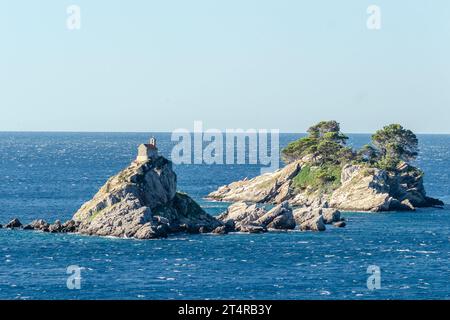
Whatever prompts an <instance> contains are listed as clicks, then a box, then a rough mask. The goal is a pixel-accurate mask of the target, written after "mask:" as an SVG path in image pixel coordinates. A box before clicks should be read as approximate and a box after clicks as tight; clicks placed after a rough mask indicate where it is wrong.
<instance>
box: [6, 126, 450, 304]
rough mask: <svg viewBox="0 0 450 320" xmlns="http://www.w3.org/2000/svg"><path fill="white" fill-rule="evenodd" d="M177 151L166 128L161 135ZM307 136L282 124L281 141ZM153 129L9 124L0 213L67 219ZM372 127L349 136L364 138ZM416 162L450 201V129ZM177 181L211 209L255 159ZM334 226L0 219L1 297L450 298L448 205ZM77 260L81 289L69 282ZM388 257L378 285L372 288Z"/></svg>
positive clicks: (355, 140) (181, 170)
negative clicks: (153, 230) (121, 235)
mask: <svg viewBox="0 0 450 320" xmlns="http://www.w3.org/2000/svg"><path fill="white" fill-rule="evenodd" d="M155 135H156V137H157V139H158V144H159V149H160V152H161V153H162V154H164V155H166V156H169V155H170V150H171V147H172V145H173V144H172V143H171V142H170V135H169V134H163V133H160V134H155ZM299 136H300V134H282V135H281V137H280V139H281V143H280V144H281V146H284V145H286V144H287V143H288V142H289V141H292V140H294V139H296V138H298V137H299ZM148 137H149V134H140V133H139V134H138V133H0V181H1V182H0V222H1V223H5V222H7V221H9V220H10V219H12V218H14V217H18V218H19V219H20V220H21V221H22V222H30V221H31V220H33V219H35V218H44V219H46V220H48V221H54V220H55V219H61V220H66V219H69V218H70V217H71V216H72V214H73V213H74V212H75V211H76V210H77V209H78V207H79V206H80V205H81V204H82V203H83V202H85V201H87V200H89V199H90V198H91V197H92V196H93V194H94V193H95V192H96V191H97V189H98V188H99V187H100V186H101V185H103V183H104V182H105V181H106V179H107V178H108V177H109V176H111V175H113V174H115V173H117V172H118V171H120V170H121V169H122V168H124V167H125V166H127V165H128V164H129V162H130V161H131V160H132V159H133V158H134V157H135V154H136V146H137V145H138V144H139V143H141V142H143V141H146V140H147V139H148ZM369 138H370V137H369V135H351V140H350V142H351V144H353V145H355V146H360V145H362V144H364V143H367V142H368V141H369ZM419 138H420V142H421V150H422V152H421V156H420V158H419V159H418V160H417V165H418V166H420V167H421V168H422V169H423V170H424V171H425V172H426V178H425V184H426V189H427V191H428V194H429V195H430V196H434V197H438V198H440V199H442V200H444V201H445V202H446V203H447V204H448V203H450V136H449V135H422V136H419ZM175 170H176V172H177V174H178V183H179V189H180V190H182V191H185V192H188V193H189V194H190V195H191V196H192V197H194V198H195V199H196V200H197V201H198V202H199V203H200V204H201V205H202V206H203V207H204V208H205V210H207V211H208V212H209V213H211V214H214V215H215V214H218V213H220V212H222V211H223V210H224V209H225V208H226V206H227V204H225V203H217V202H209V201H205V200H204V199H203V197H204V196H205V195H206V194H208V193H209V192H210V191H212V190H215V189H216V188H217V187H219V186H221V185H223V184H226V183H229V182H232V181H234V180H238V179H242V178H244V177H253V176H256V175H258V174H259V172H260V167H259V166H257V165H210V166H207V165H179V166H175ZM344 216H345V218H346V219H347V221H348V225H347V227H346V228H343V229H340V228H333V227H328V229H327V231H326V232H322V233H312V232H277V233H266V234H231V235H227V236H213V235H177V236H172V237H169V238H168V239H162V240H147V241H138V240H124V239H113V238H100V237H88V236H80V235H69V234H47V233H39V232H27V231H11V230H5V229H0V299H449V298H450V267H449V266H450V222H449V218H450V208H449V207H448V206H446V208H445V209H423V210H418V211H417V212H408V213H405V212H402V213H381V214H370V213H344ZM70 265H78V266H80V267H81V268H82V269H81V270H82V271H81V276H82V279H81V288H80V289H79V290H70V289H68V287H67V285H66V281H67V277H68V274H67V273H66V271H67V267H68V266H70ZM371 265H376V266H379V267H380V270H381V288H380V289H378V290H369V289H368V288H367V284H366V281H367V278H368V277H369V276H370V274H368V273H367V268H368V267H369V266H371Z"/></svg>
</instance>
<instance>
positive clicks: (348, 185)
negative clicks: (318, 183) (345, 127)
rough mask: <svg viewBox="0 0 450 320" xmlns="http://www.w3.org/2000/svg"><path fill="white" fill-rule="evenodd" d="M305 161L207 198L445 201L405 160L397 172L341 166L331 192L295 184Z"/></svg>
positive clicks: (368, 204) (383, 205)
mask: <svg viewBox="0 0 450 320" xmlns="http://www.w3.org/2000/svg"><path fill="white" fill-rule="evenodd" d="M306 164H309V163H308V162H307V161H305V160H298V161H296V162H293V163H291V164H289V165H287V166H286V167H284V168H282V169H280V170H278V171H276V172H274V173H272V174H265V175H261V176H258V177H255V178H253V179H250V180H248V179H245V180H242V181H238V182H233V183H231V184H229V185H226V186H223V187H220V188H219V189H218V190H216V191H214V192H212V193H210V194H209V195H208V198H211V199H215V200H219V201H251V202H255V203H262V202H268V203H274V204H278V203H282V202H283V201H288V202H289V203H290V204H291V205H292V206H295V207H313V208H322V207H324V208H328V207H330V208H335V209H339V210H349V211H390V210H415V208H416V207H430V206H442V205H443V203H442V202H441V201H439V200H437V199H433V198H430V197H427V195H426V192H425V188H424V186H423V174H422V172H421V171H420V170H418V169H416V168H414V167H412V166H410V165H407V164H404V163H403V164H401V165H400V166H399V167H398V168H397V170H396V172H395V173H392V172H391V173H389V172H386V171H384V170H380V169H376V168H369V167H367V166H363V165H351V164H348V165H346V166H344V167H343V168H342V172H341V185H340V187H339V188H337V189H336V190H332V191H331V192H328V193H327V192H325V193H323V192H316V191H311V190H309V189H308V188H306V189H304V190H299V189H298V188H295V186H294V183H293V181H294V177H295V176H296V175H297V174H298V173H299V172H300V171H301V169H302V167H303V166H304V165H306Z"/></svg>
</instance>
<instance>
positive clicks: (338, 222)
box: [333, 221, 347, 228]
mask: <svg viewBox="0 0 450 320" xmlns="http://www.w3.org/2000/svg"><path fill="white" fill-rule="evenodd" d="M346 225H347V224H346V223H345V221H337V222H334V223H333V226H335V227H338V228H344V227H345V226H346Z"/></svg>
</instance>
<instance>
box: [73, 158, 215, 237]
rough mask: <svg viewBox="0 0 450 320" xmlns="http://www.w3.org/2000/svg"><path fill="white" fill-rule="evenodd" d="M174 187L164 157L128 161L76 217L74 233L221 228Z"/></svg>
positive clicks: (138, 233)
mask: <svg viewBox="0 0 450 320" xmlns="http://www.w3.org/2000/svg"><path fill="white" fill-rule="evenodd" d="M176 188H177V177H176V174H175V172H174V171H173V170H172V164H171V162H170V161H169V160H167V159H166V158H164V157H162V156H157V157H154V158H152V159H149V160H148V161H145V162H133V163H132V164H131V165H130V166H129V167H128V168H126V169H125V170H123V171H121V172H120V173H119V174H117V175H116V176H114V177H112V178H110V179H109V180H108V181H107V182H106V184H105V185H104V186H103V187H102V188H100V190H99V191H98V192H97V194H96V195H95V196H94V198H93V199H92V200H90V201H88V202H86V203H85V204H84V205H83V206H82V207H81V208H80V209H79V210H78V211H77V212H76V213H75V215H74V216H73V220H74V221H75V222H76V223H77V224H78V228H77V229H78V230H77V231H78V232H79V233H82V234H88V235H99V236H115V237H126V238H137V239H151V238H161V237H166V236H167V235H169V234H171V233H176V232H182V231H185V232H189V233H199V232H211V231H213V230H214V229H216V228H217V227H220V226H221V225H222V223H221V222H220V221H218V220H217V219H215V218H214V217H212V216H210V215H209V214H207V213H206V212H205V211H204V210H203V209H202V208H201V207H200V206H199V205H198V204H197V203H196V202H195V201H194V200H192V199H191V198H190V197H189V196H188V195H186V194H183V193H180V192H177V189H176Z"/></svg>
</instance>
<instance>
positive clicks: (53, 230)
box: [48, 220, 62, 233]
mask: <svg viewBox="0 0 450 320" xmlns="http://www.w3.org/2000/svg"><path fill="white" fill-rule="evenodd" d="M61 230H62V224H61V221H59V220H56V221H55V223H54V224H51V225H50V226H49V227H48V231H49V232H50V233H58V232H61Z"/></svg>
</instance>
